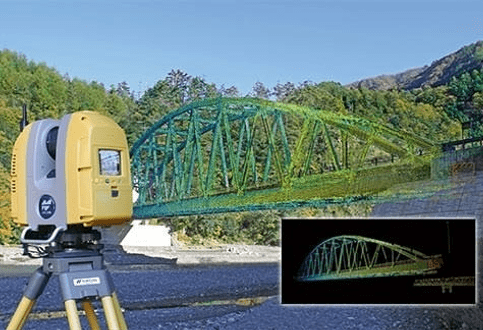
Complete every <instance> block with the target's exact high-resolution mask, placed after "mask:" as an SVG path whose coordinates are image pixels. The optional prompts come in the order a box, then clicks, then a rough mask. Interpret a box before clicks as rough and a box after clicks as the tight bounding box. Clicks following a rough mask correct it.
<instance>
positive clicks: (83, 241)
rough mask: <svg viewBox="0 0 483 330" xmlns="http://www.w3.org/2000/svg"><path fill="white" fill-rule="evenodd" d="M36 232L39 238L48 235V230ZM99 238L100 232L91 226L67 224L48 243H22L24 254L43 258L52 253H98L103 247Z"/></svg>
mask: <svg viewBox="0 0 483 330" xmlns="http://www.w3.org/2000/svg"><path fill="white" fill-rule="evenodd" d="M36 233H37V234H38V235H39V237H36V238H37V239H39V240H42V239H43V238H44V237H43V236H42V235H44V236H46V235H50V232H46V233H43V232H36ZM100 240H101V233H100V232H99V231H98V230H96V229H93V228H92V227H84V226H82V225H73V226H69V227H68V228H67V230H65V231H60V232H58V233H57V235H56V236H55V238H54V239H53V240H52V241H51V242H50V243H48V245H45V244H44V245H38V244H32V243H23V248H24V255H28V256H29V257H31V258H45V257H47V256H52V255H53V254H59V253H65V254H69V253H72V252H81V251H84V252H85V253H88V254H90V253H95V254H99V253H100V252H99V251H100V250H102V249H103V248H104V245H103V244H100Z"/></svg>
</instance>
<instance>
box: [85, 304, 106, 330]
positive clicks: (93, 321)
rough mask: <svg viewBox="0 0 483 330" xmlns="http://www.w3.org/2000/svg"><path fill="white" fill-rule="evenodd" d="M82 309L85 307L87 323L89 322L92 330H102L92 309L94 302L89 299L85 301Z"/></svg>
mask: <svg viewBox="0 0 483 330" xmlns="http://www.w3.org/2000/svg"><path fill="white" fill-rule="evenodd" d="M82 307H84V311H85V312H86V317H87V321H88V322H89V326H90V327H91V330H101V327H100V326H99V322H97V316H96V313H95V312H94V308H92V302H91V301H90V300H89V299H85V300H84V301H83V302H82Z"/></svg>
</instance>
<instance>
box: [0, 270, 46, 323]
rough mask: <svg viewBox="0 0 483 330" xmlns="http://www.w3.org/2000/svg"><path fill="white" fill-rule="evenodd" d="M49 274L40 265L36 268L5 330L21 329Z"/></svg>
mask: <svg viewBox="0 0 483 330" xmlns="http://www.w3.org/2000/svg"><path fill="white" fill-rule="evenodd" d="M50 275H51V274H47V273H44V271H43V269H42V267H40V268H38V269H37V270H36V271H35V273H34V274H33V275H32V277H31V278H30V280H29V284H28V285H27V288H26V289H25V291H24V293H23V297H22V300H20V303H19V304H18V306H17V310H16V311H15V313H14V314H13V316H12V319H11V320H10V323H9V324H8V326H7V329H6V330H21V329H22V328H23V326H24V324H25V321H27V317H28V316H29V314H30V311H31V310H32V308H33V306H34V305H35V302H36V300H37V298H38V297H39V296H40V295H41V294H42V292H43V291H44V289H45V286H46V285H47V282H48V281H49V278H50Z"/></svg>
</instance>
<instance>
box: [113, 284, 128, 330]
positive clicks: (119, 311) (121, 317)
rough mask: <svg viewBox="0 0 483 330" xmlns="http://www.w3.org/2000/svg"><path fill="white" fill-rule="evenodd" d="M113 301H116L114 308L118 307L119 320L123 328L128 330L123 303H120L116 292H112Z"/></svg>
mask: <svg viewBox="0 0 483 330" xmlns="http://www.w3.org/2000/svg"><path fill="white" fill-rule="evenodd" d="M112 301H113V303H114V308H115V309H116V316H117V321H118V322H119V325H120V326H121V330H127V325H126V321H125V320H124V316H123V315H122V310H121V305H120V304H119V299H118V298H117V294H116V293H115V292H113V293H112Z"/></svg>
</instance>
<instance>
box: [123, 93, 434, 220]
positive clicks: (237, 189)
mask: <svg viewBox="0 0 483 330" xmlns="http://www.w3.org/2000/svg"><path fill="white" fill-rule="evenodd" d="M434 150H435V145H434V144H433V143H432V142H430V141H427V140H425V139H423V138H420V137H417V136H415V135H414V134H411V133H408V132H401V131H396V130H393V129H390V128H387V127H385V126H383V125H380V124H376V123H373V122H371V121H368V120H366V119H362V118H357V117H353V116H349V115H344V114H341V113H335V112H332V111H326V110H315V109H310V108H307V107H302V106H296V105H291V104H282V103H275V102H271V101H266V100H259V99H249V98H241V99H240V98H218V99H208V100H203V101H198V102H194V103H191V104H188V105H186V106H184V107H182V108H180V109H178V110H175V111H173V112H171V113H169V114H167V115H166V116H165V117H163V118H162V119H161V120H159V121H158V122H157V123H156V124H154V125H153V126H152V127H151V128H149V129H148V130H147V131H146V132H145V133H144V135H143V136H141V137H140V138H139V139H138V140H137V141H136V142H135V143H134V145H133V147H132V149H131V170H132V178H133V186H134V187H135V189H136V190H137V193H138V199H137V201H136V203H135V206H134V217H135V218H139V219H140V218H150V217H160V216H174V215H192V214H206V213H217V212H228V211H247V210H257V209H269V208H283V207H297V206H321V205H327V204H329V203H340V202H347V201H348V200H349V201H351V200H353V199H354V198H355V199H358V198H359V199H360V198H361V196H363V195H367V194H370V193H373V192H377V191H382V190H385V189H387V188H388V187H389V186H391V185H393V184H395V183H400V182H407V181H412V180H415V179H417V178H421V177H425V176H427V175H428V173H429V161H428V159H429V158H428V157H430V156H431V154H432V153H434Z"/></svg>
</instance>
